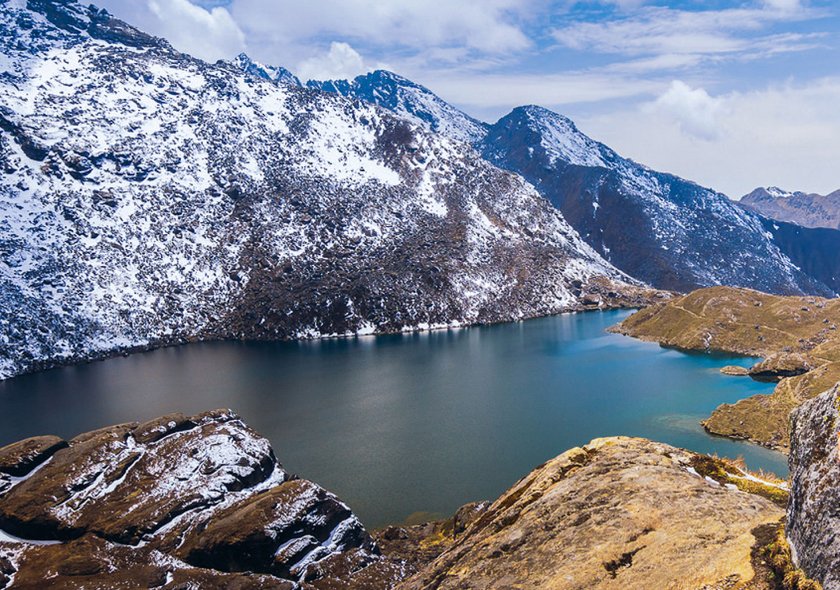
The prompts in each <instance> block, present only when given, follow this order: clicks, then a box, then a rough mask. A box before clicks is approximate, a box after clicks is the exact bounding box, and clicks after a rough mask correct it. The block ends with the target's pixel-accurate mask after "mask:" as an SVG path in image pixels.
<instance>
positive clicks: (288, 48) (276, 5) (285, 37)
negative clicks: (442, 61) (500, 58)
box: [231, 0, 542, 59]
mask: <svg viewBox="0 0 840 590" xmlns="http://www.w3.org/2000/svg"><path fill="white" fill-rule="evenodd" d="M541 1H542V0H484V1H482V2H475V1H473V0H425V1H423V2H419V1H417V0H387V1H383V0H309V1H307V2H299V1H296V0H233V3H232V4H231V12H232V14H233V15H234V17H235V18H236V20H237V22H238V23H239V24H240V26H242V28H243V29H245V30H246V31H247V33H248V36H249V42H253V44H256V45H258V46H261V47H264V48H265V50H266V51H274V52H275V53H277V54H278V55H274V56H266V57H265V58H268V57H273V58H275V59H282V58H283V57H284V56H282V55H279V53H284V52H288V54H290V55H291V54H294V53H296V52H299V51H300V46H301V45H306V44H310V45H311V42H312V40H317V39H323V38H332V39H341V40H345V41H349V42H351V43H353V44H354V45H357V46H358V43H359V42H364V43H365V44H368V45H377V46H389V47H401V48H409V49H414V50H421V51H427V50H432V49H436V48H442V47H453V46H463V47H468V48H470V49H472V50H476V51H481V52H487V53H492V54H504V53H507V52H511V51H521V50H523V49H526V48H528V47H530V45H531V41H530V39H529V38H528V37H527V36H526V35H525V33H524V32H523V31H522V29H521V28H520V26H519V25H518V17H521V16H522V15H523V14H524V13H526V8H528V7H529V6H533V5H535V4H539V3H540V2H541ZM292 57H293V58H294V57H295V56H294V55H292ZM297 57H298V59H299V58H300V57H306V56H297Z"/></svg>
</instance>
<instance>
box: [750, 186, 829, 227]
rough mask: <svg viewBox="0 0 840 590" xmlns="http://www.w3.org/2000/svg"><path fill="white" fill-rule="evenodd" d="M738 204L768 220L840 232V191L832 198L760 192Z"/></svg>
mask: <svg viewBox="0 0 840 590" xmlns="http://www.w3.org/2000/svg"><path fill="white" fill-rule="evenodd" d="M738 204H739V205H741V206H742V207H743V208H744V209H747V210H748V211H753V212H754V213H758V214H759V215H763V216H764V217H768V218H770V219H776V220H778V221H787V222H790V223H795V224H797V225H801V226H803V227H825V228H829V229H840V190H837V191H834V192H833V193H830V194H828V195H817V194H813V193H811V194H809V193H803V192H793V193H791V192H788V191H783V190H782V189H780V188H777V187H769V188H757V189H755V190H754V191H753V192H751V193H750V194H748V195H745V196H744V197H743V198H742V199H741V200H740V201H738Z"/></svg>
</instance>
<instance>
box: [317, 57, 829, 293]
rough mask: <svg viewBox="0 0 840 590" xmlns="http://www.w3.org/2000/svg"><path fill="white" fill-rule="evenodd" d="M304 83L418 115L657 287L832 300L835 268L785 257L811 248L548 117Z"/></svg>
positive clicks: (373, 81)
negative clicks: (526, 185)
mask: <svg viewBox="0 0 840 590" xmlns="http://www.w3.org/2000/svg"><path fill="white" fill-rule="evenodd" d="M310 84H315V85H316V86H318V87H319V88H322V89H325V90H330V91H333V92H336V93H338V94H342V95H346V96H353V97H355V98H360V99H362V100H365V101H368V102H371V103H373V104H377V105H379V106H382V107H384V108H387V109H390V110H393V111H395V112H398V113H412V112H417V113H419V115H418V116H416V117H415V120H416V121H417V122H418V123H420V124H425V125H426V127H427V128H429V129H433V130H435V131H437V132H439V133H443V134H449V135H450V136H451V137H453V138H455V139H458V140H462V141H469V142H471V143H473V145H475V146H476V147H477V149H478V150H479V151H480V152H481V153H482V155H483V156H484V157H485V159H487V160H488V161H489V162H492V163H493V164H495V165H497V166H499V167H500V168H504V169H506V170H510V171H512V172H515V173H517V174H520V175H522V176H523V177H524V178H525V179H526V180H527V181H528V182H530V183H531V184H533V185H534V186H535V187H536V188H537V190H539V191H540V193H541V194H542V195H543V196H545V197H546V198H547V199H548V200H549V201H551V203H552V204H553V205H554V206H555V207H557V208H558V209H559V210H560V211H561V212H562V213H563V215H564V217H565V218H566V219H567V221H568V222H569V223H570V224H571V225H572V226H573V227H574V228H575V229H576V230H577V231H578V232H579V233H580V234H581V236H582V237H583V239H584V240H585V241H586V242H587V243H588V244H589V245H590V246H591V247H593V248H594V249H595V250H596V251H597V252H598V253H599V254H601V255H602V256H603V257H604V258H606V259H607V260H609V261H610V262H612V263H613V264H614V265H615V266H617V267H618V268H620V269H621V270H623V271H624V272H626V273H627V274H628V275H630V276H633V277H634V278H636V279H638V280H641V281H643V282H645V283H648V284H650V285H653V286H655V287H657V288H661V289H669V290H676V291H683V292H686V291H690V290H692V289H696V288H699V287H708V286H713V285H733V286H742V287H749V288H753V289H758V290H763V291H767V292H772V293H779V294H803V293H807V294H817V295H834V294H836V293H837V292H838V291H837V282H836V281H835V280H828V279H829V278H830V279H833V277H834V276H835V275H834V274H833V268H831V269H828V268H826V265H825V264H819V265H817V264H816V263H813V264H812V266H815V265H816V266H815V268H814V270H813V271H812V272H810V273H809V272H803V270H802V268H801V266H800V265H798V264H797V263H796V262H795V261H793V260H792V258H791V255H790V254H789V253H793V254H796V253H797V252H798V250H800V249H801V248H803V247H808V248H811V247H812V244H809V243H807V242H804V243H803V242H799V243H797V244H796V245H791V244H790V243H789V241H782V242H777V241H776V240H775V239H774V235H773V234H772V233H770V232H768V231H766V229H765V228H764V227H763V220H762V219H761V218H760V217H759V216H757V215H754V214H751V213H748V212H745V211H744V210H743V209H742V208H741V207H739V206H738V205H736V204H733V203H732V202H731V201H730V200H729V199H728V198H727V197H726V196H725V195H723V194H720V193H718V192H716V191H713V190H710V189H707V188H704V187H701V186H699V185H697V184H695V183H693V182H690V181H687V180H684V179H681V178H678V177H676V176H674V175H671V174H665V173H661V172H657V171H654V170H651V169H649V168H647V167H645V166H643V165H641V164H638V163H636V162H633V161H632V160H629V159H627V158H623V157H621V156H620V155H619V154H617V153H616V152H615V151H614V150H612V149H610V148H609V147H607V146H605V145H603V144H601V143H599V142H597V141H595V140H593V139H591V138H590V137H588V136H586V135H585V134H583V133H582V132H581V131H580V130H579V129H578V128H577V127H576V126H575V124H574V123H573V122H572V121H571V120H569V119H568V118H566V117H563V116H562V115H559V114H557V113H554V112H552V111H549V110H548V109H544V108H541V107H538V106H524V107H518V108H516V109H514V110H513V111H512V112H511V113H510V114H508V115H506V116H505V117H502V118H501V119H500V120H499V121H498V122H496V123H495V124H484V123H480V122H477V121H474V120H472V119H471V118H470V117H469V116H468V115H466V114H465V113H463V112H462V111H460V110H458V109H457V108H455V107H452V106H451V105H447V104H446V103H445V101H443V100H442V99H440V98H439V97H437V96H436V95H435V94H434V93H433V92H432V91H430V90H428V89H427V88H424V87H422V86H420V85H417V84H415V83H413V82H411V81H409V80H407V79H405V78H402V77H401V76H398V75H396V74H392V73H389V72H382V71H378V72H374V73H372V74H367V75H365V76H359V77H357V78H356V79H355V80H353V81H347V80H337V81H328V82H318V83H310ZM423 105H434V107H433V108H424V106H423ZM828 266H832V265H831V264H828ZM827 280H828V282H826V281H827Z"/></svg>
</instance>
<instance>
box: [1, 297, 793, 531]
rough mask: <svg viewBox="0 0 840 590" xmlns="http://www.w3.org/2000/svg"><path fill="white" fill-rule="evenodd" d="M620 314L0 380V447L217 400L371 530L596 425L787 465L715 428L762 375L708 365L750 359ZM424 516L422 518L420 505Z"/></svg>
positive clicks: (448, 502) (564, 445)
mask: <svg viewBox="0 0 840 590" xmlns="http://www.w3.org/2000/svg"><path fill="white" fill-rule="evenodd" d="M627 315H628V312H603V313H602V312H590V313H585V314H574V315H564V316H558V317H551V318H544V319H538V320H531V321H527V322H521V323H515V324H506V325H499V326H490V327H483V328H471V329H463V330H451V331H440V332H431V333H423V334H407V335H397V336H384V337H377V338H373V337H365V338H358V339H346V340H326V341H316V342H298V343H272V344H264V343H245V344H243V343H218V344H192V345H189V346H183V347H178V348H169V349H164V350H158V351H154V352H150V353H145V354H138V355H134V356H130V357H127V358H117V359H112V360H108V361H104V362H98V363H92V364H88V365H83V366H77V367H70V368H64V369H56V370H52V371H46V372H42V373H38V374H34V375H27V376H23V377H19V378H16V379H12V380H9V381H6V382H0V445H2V444H6V443H9V442H13V441H15V440H19V439H21V438H24V437H28V436H33V435H37V434H48V433H51V434H58V435H60V436H65V437H68V436H73V435H75V434H77V433H79V432H83V431H86V430H91V429H93V428H97V427H100V426H105V425H109V424H114V423H118V422H126V421H132V420H140V419H147V418H153V417H156V416H158V415H161V414H164V413H168V412H173V411H180V412H184V413H197V412H201V411H204V410H208V409H212V408H216V407H231V408H233V409H234V410H236V411H237V412H238V413H239V414H241V415H242V416H243V417H244V419H245V420H246V421H247V422H248V423H249V424H250V425H251V426H253V427H254V428H255V429H257V430H258V431H259V432H261V433H262V434H263V435H265V436H267V437H268V438H269V439H270V440H271V442H272V443H273V445H274V449H275V451H276V453H277V456H278V458H279V459H280V461H281V462H282V463H283V464H284V466H285V467H286V468H287V469H288V470H289V471H292V472H295V473H298V474H299V475H301V476H303V477H306V478H308V479H312V480H314V481H316V482H318V483H320V484H321V485H323V486H325V487H327V488H328V489H330V490H332V491H334V492H336V493H337V494H338V495H339V496H340V497H341V498H342V499H343V500H345V501H346V502H347V503H348V504H349V505H350V506H351V508H353V509H354V510H355V511H356V513H357V514H358V515H359V516H360V517H361V518H362V520H363V521H364V522H365V524H366V525H367V526H369V527H378V526H381V525H383V524H388V523H394V522H401V521H404V520H406V519H407V518H409V517H412V516H413V517H414V518H417V517H418V516H419V515H418V514H417V513H420V512H425V513H432V514H431V515H443V514H450V513H452V512H453V511H454V510H455V509H457V508H458V507H459V506H460V505H462V504H464V503H466V502H469V501H472V500H477V499H483V498H487V499H494V498H496V497H497V496H498V495H499V494H500V493H501V492H503V491H504V490H505V489H507V488H508V487H509V486H510V485H511V484H513V483H514V482H515V481H516V480H518V479H519V478H520V477H522V476H523V475H525V474H526V473H528V472H529V471H530V470H531V469H532V468H533V467H535V466H536V465H539V464H540V463H542V462H544V461H545V460H547V459H549V458H551V457H554V456H555V455H557V454H559V453H561V452H562V451H564V450H566V449H568V448H570V447H572V446H576V445H581V444H584V443H586V442H588V441H589V440H591V439H592V438H595V437H599V436H611V435H618V434H624V435H633V436H643V437H647V438H651V439H654V440H658V441H662V442H666V443H670V444H673V445H676V446H680V447H685V448H689V449H692V450H695V451H702V452H716V453H718V454H720V455H724V456H729V457H738V456H743V457H744V458H745V459H746V461H747V464H748V465H749V466H750V467H751V468H754V469H757V468H763V469H766V470H771V471H774V472H776V473H779V474H786V473H787V468H786V463H785V458H784V457H783V456H782V455H780V454H778V453H774V452H771V451H768V450H765V449H763V448H761V447H758V446H754V445H750V444H746V443H739V442H734V441H730V440H727V439H722V438H717V437H711V436H709V435H707V434H706V433H705V432H704V431H703V430H702V428H701V427H700V426H699V425H698V421H699V420H701V419H702V418H704V417H706V416H707V415H708V414H709V413H710V412H711V411H712V410H713V409H714V408H715V407H716V406H718V405H719V404H721V403H724V402H726V403H732V402H735V401H737V400H738V399H741V398H744V397H747V396H749V395H753V394H755V393H769V392H770V391H772V389H773V385H772V384H766V383H758V382H755V381H752V380H750V379H746V378H738V377H727V376H723V375H720V373H719V372H718V370H719V369H720V367H722V366H724V365H728V364H736V365H741V366H749V365H750V364H751V363H752V362H753V360H752V359H744V358H736V357H727V356H708V355H699V354H683V353H680V352H676V351H672V350H665V349H662V348H660V347H659V346H658V345H656V344H650V343H644V342H639V341H636V340H633V339H631V338H627V337H624V336H617V335H611V334H607V333H605V332H604V330H605V328H607V327H608V326H610V325H612V324H614V323H616V322H619V321H620V320H622V319H623V318H624V317H626V316H627ZM423 516H428V515H423Z"/></svg>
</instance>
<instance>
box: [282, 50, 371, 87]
mask: <svg viewBox="0 0 840 590" xmlns="http://www.w3.org/2000/svg"><path fill="white" fill-rule="evenodd" d="M367 71H369V69H368V68H367V67H366V66H365V62H364V59H362V56H361V55H359V52H358V51H356V50H355V49H353V48H352V47H350V45H348V44H347V43H336V42H333V43H332V44H330V50H329V51H328V52H327V53H326V55H320V56H315V57H311V58H309V59H307V60H304V61H303V62H302V63H301V64H300V65H299V66H298V76H299V77H300V79H301V80H336V79H347V80H351V79H353V78H355V77H356V76H358V75H359V74H364V73H365V72H367Z"/></svg>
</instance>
